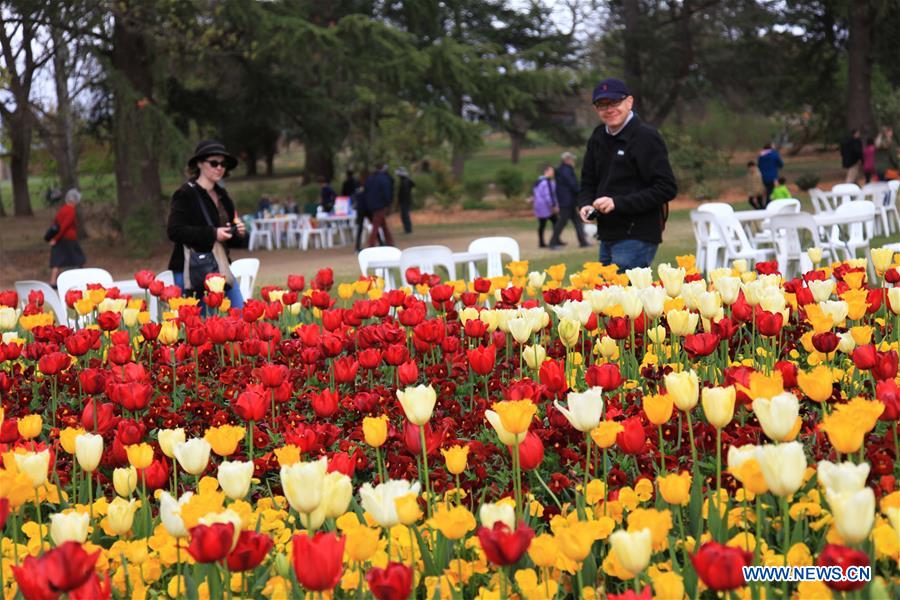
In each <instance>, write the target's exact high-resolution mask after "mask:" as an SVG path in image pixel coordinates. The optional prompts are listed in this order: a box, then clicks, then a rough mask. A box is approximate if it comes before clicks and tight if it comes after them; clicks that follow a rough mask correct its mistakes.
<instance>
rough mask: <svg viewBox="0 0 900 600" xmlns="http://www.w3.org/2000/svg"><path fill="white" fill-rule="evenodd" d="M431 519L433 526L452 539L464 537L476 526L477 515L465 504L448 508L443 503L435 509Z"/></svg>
mask: <svg viewBox="0 0 900 600" xmlns="http://www.w3.org/2000/svg"><path fill="white" fill-rule="evenodd" d="M431 521H432V526H433V527H434V528H436V529H438V530H439V531H440V532H441V533H442V534H444V537H446V538H447V539H450V540H458V539H460V538H462V537H464V536H465V535H466V534H467V533H468V532H470V531H472V530H473V529H475V526H476V523H475V515H473V514H472V513H471V512H470V511H469V509H468V508H466V507H465V506H454V507H451V508H448V507H447V505H443V506H441V507H439V508H438V509H437V511H435V513H434V517H432V519H431Z"/></svg>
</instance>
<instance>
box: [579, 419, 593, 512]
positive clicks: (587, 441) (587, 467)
mask: <svg viewBox="0 0 900 600" xmlns="http://www.w3.org/2000/svg"><path fill="white" fill-rule="evenodd" d="M584 445H585V446H586V448H585V453H586V454H587V456H586V457H585V461H584V489H582V490H581V493H582V494H584V497H585V500H587V488H588V483H589V482H590V471H591V433H590V432H587V433H585V434H584Z"/></svg>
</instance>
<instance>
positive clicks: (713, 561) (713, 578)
mask: <svg viewBox="0 0 900 600" xmlns="http://www.w3.org/2000/svg"><path fill="white" fill-rule="evenodd" d="M752 561H753V555H752V554H750V553H749V552H747V551H745V550H741V549H740V548H733V547H731V546H725V545H723V544H720V543H718V542H706V543H705V544H703V545H702V546H700V549H699V550H698V551H697V552H696V553H695V554H692V555H691V562H692V563H693V564H694V569H695V570H696V571H697V575H699V576H700V579H702V580H703V583H705V584H706V586H707V587H709V588H711V589H713V590H716V591H717V592H725V591H729V590H736V589H738V588H739V587H741V586H743V585H744V583H745V581H744V573H743V571H742V570H741V568H742V567H746V566H749V565H750V564H751V563H752Z"/></svg>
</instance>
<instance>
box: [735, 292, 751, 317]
mask: <svg viewBox="0 0 900 600" xmlns="http://www.w3.org/2000/svg"><path fill="white" fill-rule="evenodd" d="M731 316H732V317H734V318H735V319H737V320H738V321H740V322H741V323H749V322H750V319H752V318H753V307H752V306H750V303H748V302H747V299H746V298H745V297H744V292H743V291H740V292H738V298H737V300H735V302H734V304H732V305H731Z"/></svg>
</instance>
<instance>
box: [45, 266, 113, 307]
mask: <svg viewBox="0 0 900 600" xmlns="http://www.w3.org/2000/svg"><path fill="white" fill-rule="evenodd" d="M91 283H99V284H100V285H102V286H103V287H105V288H110V287H112V286H113V278H112V275H110V274H109V271H107V270H106V269H98V268H96V267H88V268H84V269H70V270H68V271H63V272H62V273H60V274H59V277H57V278H56V289H57V292H58V293H59V297H60V298H61V299H62V300H63V301H65V298H66V292H68V291H69V290H86V289H87V286H88V284H91Z"/></svg>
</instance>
